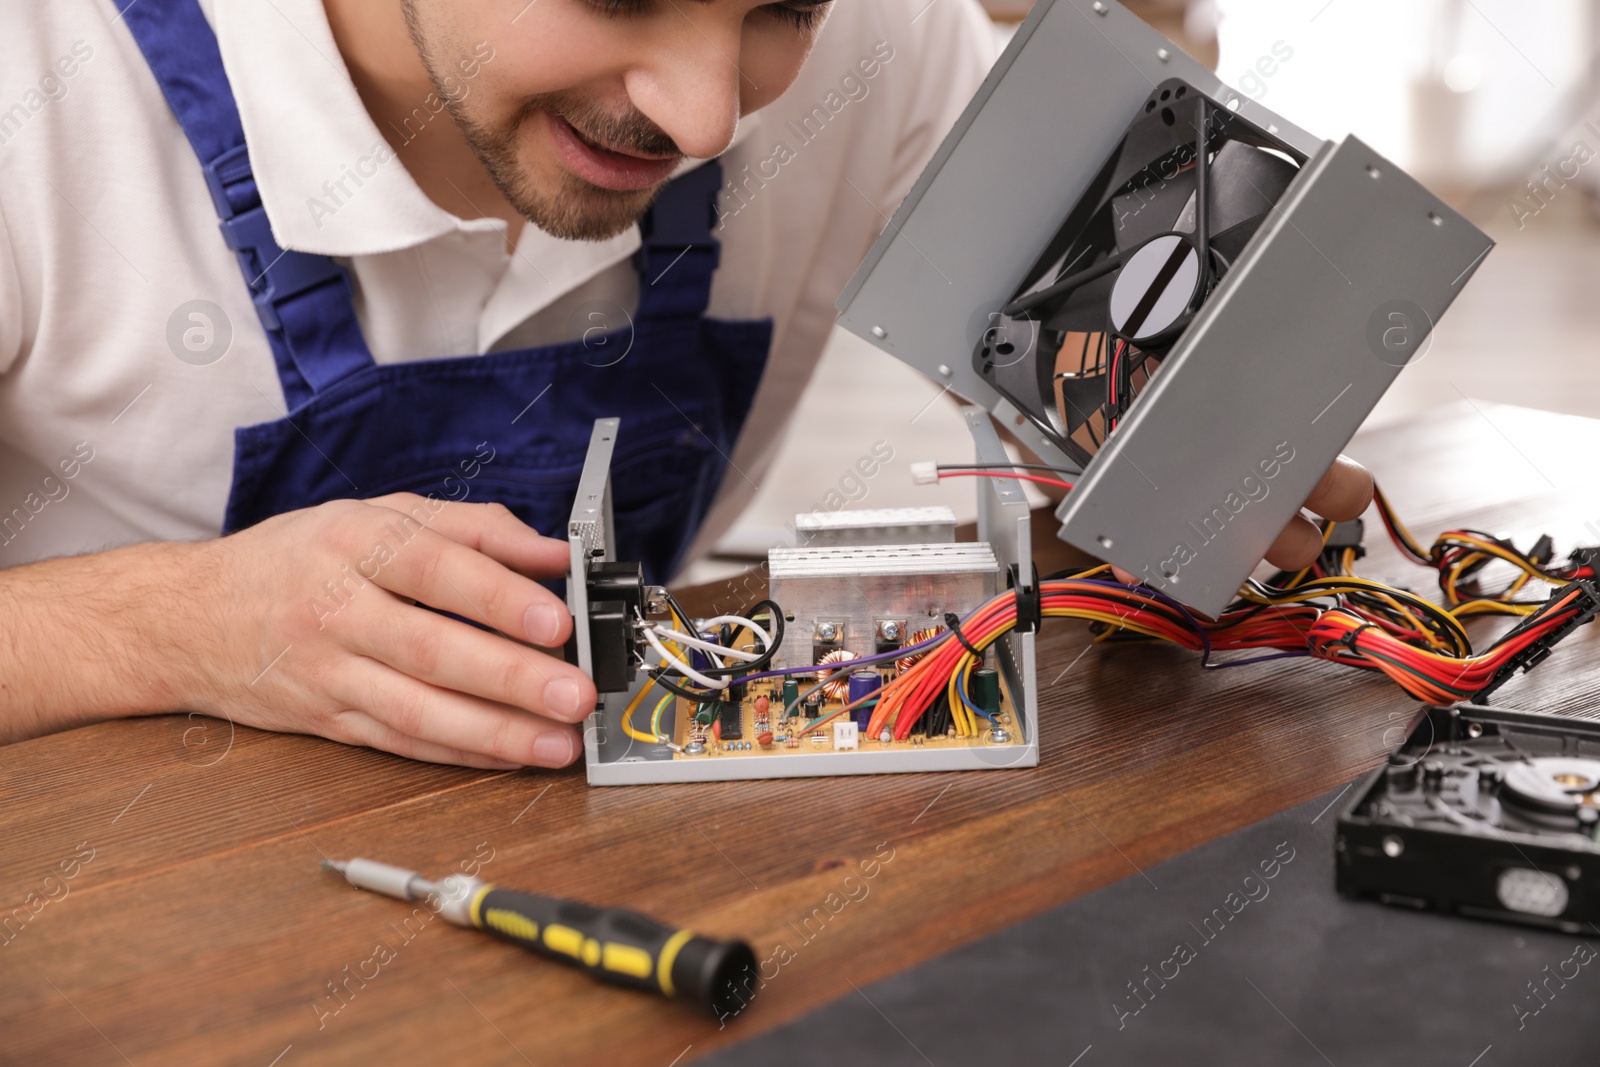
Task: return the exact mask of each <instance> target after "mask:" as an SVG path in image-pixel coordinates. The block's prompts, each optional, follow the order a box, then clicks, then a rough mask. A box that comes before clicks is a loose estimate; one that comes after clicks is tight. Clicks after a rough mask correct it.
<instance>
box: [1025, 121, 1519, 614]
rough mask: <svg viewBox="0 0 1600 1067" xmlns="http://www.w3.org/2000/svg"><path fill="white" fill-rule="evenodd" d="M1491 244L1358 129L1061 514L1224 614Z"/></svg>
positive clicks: (1307, 186)
mask: <svg viewBox="0 0 1600 1067" xmlns="http://www.w3.org/2000/svg"><path fill="white" fill-rule="evenodd" d="M1492 247H1494V242H1493V241H1491V240H1490V239H1489V238H1488V237H1486V236H1485V235H1484V234H1483V233H1482V232H1480V231H1479V230H1478V228H1477V227H1476V226H1473V225H1472V224H1471V223H1470V222H1468V221H1467V220H1466V219H1465V218H1462V217H1461V216H1460V215H1458V214H1457V213H1456V212H1454V211H1452V210H1451V209H1450V208H1449V207H1448V206H1447V205H1446V204H1445V203H1444V202H1443V201H1441V200H1439V199H1438V198H1437V197H1435V196H1434V195H1433V194H1431V193H1429V192H1428V191H1427V190H1426V189H1424V188H1423V187H1422V186H1421V185H1419V184H1418V183H1417V182H1416V181H1415V180H1413V179H1412V178H1410V177H1409V176H1407V175H1406V174H1405V173H1404V172H1403V171H1401V170H1400V169H1399V168H1398V167H1396V166H1395V165H1394V164H1392V163H1390V162H1389V161H1388V160H1386V159H1384V158H1383V157H1381V156H1379V155H1378V154H1377V153H1376V152H1374V151H1373V150H1372V149H1371V148H1369V147H1368V146H1367V145H1365V144H1363V143H1362V142H1360V141H1359V140H1357V139H1356V138H1354V137H1351V138H1348V139H1347V140H1345V141H1344V142H1343V143H1342V144H1340V145H1338V146H1337V147H1332V146H1330V147H1328V148H1326V149H1324V150H1323V151H1322V152H1321V153H1320V154H1318V155H1317V156H1316V157H1315V158H1313V159H1312V160H1311V161H1310V162H1309V163H1308V164H1307V166H1306V168H1305V170H1304V171H1302V173H1301V175H1300V176H1299V177H1298V178H1297V179H1296V180H1295V182H1294V184H1293V185H1292V186H1290V188H1289V190H1288V192H1287V193H1286V194H1285V196H1284V198H1283V200H1282V201H1280V202H1279V204H1278V206H1277V207H1276V208H1275V209H1274V210H1273V212H1272V214H1271V216H1270V217H1269V219H1268V221H1267V222H1266V223H1265V224H1264V225H1263V226H1262V228H1261V231H1260V232H1259V233H1257V235H1256V237H1255V239H1254V240H1253V241H1251V243H1250V244H1249V246H1248V247H1247V248H1246V250H1245V252H1244V254H1243V255H1242V256H1240V258H1239V261H1238V263H1236V264H1235V265H1234V268H1233V270H1232V271H1230V272H1229V273H1228V275H1227V277H1226V278H1225V279H1224V280H1223V282H1222V284H1221V285H1220V286H1219V287H1218V288H1217V291H1216V292H1215V293H1214V294H1213V295H1212V297H1211V299H1210V300H1208V301H1207V302H1206V304H1205V305H1204V306H1203V307H1202V308H1201V309H1200V312H1199V313H1198V314H1197V315H1196V316H1195V319H1194V321H1193V323H1192V324H1191V325H1190V326H1189V328H1188V330H1187V331H1186V332H1185V333H1184V335H1183V336H1182V337H1181V338H1180V339H1179V341H1178V343H1177V344H1176V345H1175V346H1174V347H1173V349H1172V351H1171V352H1170V353H1169V354H1168V356H1167V358H1166V359H1165V360H1164V361H1163V362H1162V365H1161V368H1160V370H1158V371H1157V372H1156V375H1155V377H1154V378H1153V379H1152V384H1151V385H1150V387H1149V388H1148V389H1146V390H1145V392H1144V394H1143V395H1142V396H1141V397H1140V398H1139V400H1138V402H1137V403H1136V404H1135V405H1134V407H1133V410H1132V412H1131V414H1130V415H1129V416H1128V418H1127V419H1126V420H1125V421H1124V422H1123V423H1122V425H1120V426H1119V427H1118V429H1117V431H1116V433H1115V434H1113V435H1112V437H1111V439H1110V441H1109V442H1108V443H1107V445H1106V447H1104V448H1102V449H1101V451H1100V453H1099V454H1098V455H1097V456H1096V457H1095V459H1094V461H1093V462H1091V463H1090V464H1089V465H1088V468H1087V469H1086V470H1085V471H1084V473H1083V475H1082V477H1080V478H1078V480H1077V483H1076V484H1077V488H1076V489H1074V490H1073V491H1072V492H1071V493H1070V494H1068V496H1067V499H1066V501H1065V502H1064V503H1063V504H1062V505H1061V507H1060V508H1059V509H1058V510H1057V512H1056V514H1057V516H1058V517H1059V518H1060V519H1061V521H1062V527H1061V537H1062V538H1063V539H1064V540H1066V541H1069V542H1071V543H1072V544H1074V545H1076V546H1078V547H1079V548H1081V549H1083V550H1085V551H1087V552H1092V553H1094V554H1095V555H1097V556H1099V557H1101V558H1102V559H1106V560H1108V561H1110V562H1112V563H1116V564H1118V565H1119V566H1122V567H1124V568H1126V569H1127V570H1129V571H1132V572H1134V573H1135V574H1137V575H1139V576H1140V578H1141V579H1142V580H1143V581H1145V582H1146V583H1148V584H1149V585H1151V586H1153V587H1155V588H1157V589H1162V590H1164V591H1165V592H1167V593H1168V594H1169V595H1171V596H1173V597H1175V598H1176V599H1178V600H1181V601H1183V602H1184V603H1185V604H1188V605H1190V606H1191V607H1194V608H1197V609H1199V610H1200V611H1202V612H1205V613H1206V614H1209V615H1216V614H1218V613H1219V612H1220V611H1221V609H1222V608H1223V606H1224V605H1226V604H1227V603H1228V602H1229V601H1230V600H1232V599H1233V597H1234V595H1235V593H1236V592H1237V591H1238V589H1239V586H1240V585H1241V583H1243V582H1244V580H1245V578H1246V577H1248V576H1249V574H1250V572H1251V571H1252V570H1253V569H1254V568H1255V567H1256V565H1257V564H1259V563H1260V561H1261V557H1262V554H1263V553H1264V552H1265V551H1266V550H1267V548H1268V547H1269V546H1270V545H1271V544H1272V542H1273V540H1274V539H1275V538H1276V537H1277V535H1278V533H1279V532H1280V531H1281V530H1282V529H1283V527H1284V524H1285V523H1287V522H1288V521H1289V519H1290V518H1291V517H1292V516H1293V515H1294V514H1295V513H1296V511H1297V510H1298V509H1299V507H1300V505H1301V504H1302V502H1304V500H1305V499H1306V496H1307V495H1308V494H1309V493H1310V492H1311V490H1312V489H1313V488H1314V487H1315V486H1316V484H1317V482H1318V480H1320V479H1321V477H1322V475H1323V473H1324V472H1325V471H1326V470H1327V469H1328V466H1329V464H1330V463H1332V462H1333V460H1334V459H1335V458H1336V457H1337V456H1338V454H1339V451H1340V449H1342V448H1343V447H1344V446H1345V445H1346V444H1348V443H1349V441H1350V438H1351V437H1353V436H1354V435H1355V431H1356V430H1357V428H1358V427H1359V426H1360V425H1361V422H1362V420H1364V419H1365V418H1366V416H1367V414H1368V413H1369V412H1370V411H1371V410H1372V408H1373V406H1374V405H1375V404H1376V403H1377V402H1378V399H1379V397H1381V396H1382V395H1383V392H1384V390H1386V389H1387V388H1388V387H1389V385H1390V384H1391V383H1392V382H1393V381H1394V379H1395V377H1396V376H1397V375H1399V373H1400V371H1401V369H1402V367H1403V366H1404V365H1405V363H1406V362H1408V361H1410V360H1413V359H1415V358H1416V354H1417V353H1418V352H1419V351H1421V346H1422V345H1423V344H1424V343H1425V342H1426V339H1427V334H1428V331H1429V330H1430V329H1431V327H1432V324H1433V323H1435V322H1437V321H1438V320H1439V317H1440V316H1441V315H1442V314H1444V312H1445V309H1446V308H1448V307H1449V306H1450V303H1451V302H1452V301H1453V300H1454V299H1455V298H1456V295H1457V294H1458V293H1460V292H1461V287H1462V285H1463V284H1464V283H1465V282H1466V280H1467V279H1468V278H1469V277H1470V276H1471V275H1472V272H1473V271H1474V270H1475V269H1476V267H1477V265H1478V264H1479V263H1480V262H1482V260H1483V257H1484V256H1485V255H1487V254H1488V252H1489V250H1490V249H1491V248H1492Z"/></svg>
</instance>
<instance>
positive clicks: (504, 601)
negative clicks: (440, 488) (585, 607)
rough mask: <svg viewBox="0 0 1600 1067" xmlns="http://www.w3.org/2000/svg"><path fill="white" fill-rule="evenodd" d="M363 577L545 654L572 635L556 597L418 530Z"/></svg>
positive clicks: (569, 616)
mask: <svg viewBox="0 0 1600 1067" xmlns="http://www.w3.org/2000/svg"><path fill="white" fill-rule="evenodd" d="M361 574H362V576H363V577H366V578H370V579H371V580H372V581H375V582H377V583H378V584H379V585H381V586H383V588H385V589H387V590H389V591H390V592H391V593H394V594H395V595H396V596H401V597H407V598H409V599H411V600H415V601H419V602H420V603H423V604H426V605H428V606H429V607H432V608H439V609H441V610H443V611H450V612H454V613H455V614H457V615H462V616H465V617H466V618H469V619H473V620H475V621H477V622H481V623H483V624H484V625H485V626H492V627H493V628H494V629H496V630H499V631H500V632H501V633H503V634H506V635H507V636H510V637H514V638H516V639H517V640H519V641H527V642H530V643H531V644H535V645H538V646H540V647H541V648H557V647H559V646H560V645H562V644H563V643H565V642H566V640H567V637H568V635H570V634H571V633H572V614H571V613H570V612H569V611H568V610H567V606H566V605H565V604H564V603H562V602H561V600H560V598H558V597H557V596H556V595H555V594H554V593H552V592H550V590H548V589H546V588H545V587H544V586H542V585H540V584H539V583H538V582H535V581H534V580H533V579H531V578H528V577H525V576H524V575H521V574H518V573H517V572H516V571H514V570H510V569H508V568H507V567H505V566H503V565H502V564H500V563H498V562H496V561H495V560H492V559H490V558H489V557H488V556H486V555H484V554H483V553H481V552H478V551H477V550H475V549H472V548H468V547H467V546H466V545H463V544H461V543H460V542H458V541H452V540H451V539H450V538H448V537H445V536H443V535H442V534H437V533H434V532H433V531H432V530H418V531H416V535H415V536H414V537H413V538H412V539H411V540H410V541H409V542H408V543H406V544H405V545H403V546H401V547H399V548H397V549H395V550H394V551H393V552H391V553H389V554H388V555H387V558H386V559H384V560H381V561H376V562H375V563H373V564H371V565H369V564H368V562H367V561H366V560H363V561H362V570H361Z"/></svg>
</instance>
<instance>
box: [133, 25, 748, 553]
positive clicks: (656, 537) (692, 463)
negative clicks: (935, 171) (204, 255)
mask: <svg viewBox="0 0 1600 1067" xmlns="http://www.w3.org/2000/svg"><path fill="white" fill-rule="evenodd" d="M114 2H115V4H116V6H117V8H118V10H119V11H120V12H121V13H122V16H123V18H124V19H125V20H126V22H127V24H128V28H129V30H131V31H132V33H133V36H134V39H135V41H136V42H137V43H138V45H139V49H140V51H142V52H143V53H144V56H145V59H146V61H147V62H148V63H149V65H150V69H151V70H152V71H153V72H154V74H155V77H156V81H157V82H158V83H159V84H160V86H161V91H162V93H163V94H164V95H165V96H166V99H167V102H168V104H169V105H170V106H171V107H172V110H173V113H174V114H175V115H176V116H177V119H178V123H179V124H180V125H181V126H182V128H183V131H184V133H185V135H186V136H187V137H188V139H189V143H190V144H191V145H192V146H193V147H194V150H195V154H196V155H197V156H199V158H200V162H201V165H202V169H203V170H204V172H205V176H206V181H207V184H208V185H209V187H210V189H211V196H212V199H213V200H214V201H215V203H216V208H217V214H218V215H219V216H220V218H221V220H222V223H221V225H222V236H223V239H224V240H225V241H226V242H227V243H228V247H230V248H232V249H234V250H235V251H236V252H237V253H238V257H239V264H240V267H241V269H242V270H243V272H244V276H245V280H246V283H247V284H248V285H249V286H250V289H251V297H252V299H253V300H254V302H255V307H256V311H257V314H258V315H259V316H260V319H261V324H262V326H263V327H265V329H266V332H267V339H268V341H269V342H270V343H271V346H272V354H273V358H274V361H275V362H276V365H277V371H278V380H279V381H280V382H281V383H282V385H283V394H284V398H285V400H286V401H287V403H288V408H289V414H288V417H287V418H283V419H278V420H275V421H272V422H265V423H262V424H260V425H257V426H243V427H240V428H238V429H237V430H236V431H235V432H234V446H235V453H234V471H233V487H232V490H231V491H230V493H229V497H228V508H227V514H226V518H225V520H224V524H223V532H232V531H234V530H239V529H242V528H244V527H247V526H250V525H251V524H253V523H257V522H260V521H261V520H262V519H265V518H268V517H269V516H272V515H276V514H278V513H280V512H284V511H291V510H293V509H296V508H303V507H309V506H312V505H315V504H320V503H323V502H325V501H329V500H334V499H339V498H350V497H355V498H362V497H373V496H379V495H382V494H384V493H390V492H395V491H398V490H409V491H412V492H417V493H425V494H426V493H434V494H436V495H439V496H441V497H451V496H459V495H460V494H459V492H456V491H454V487H455V486H458V485H459V484H461V481H462V478H463V476H462V471H463V470H468V469H471V470H476V471H477V474H476V476H475V477H473V478H472V479H471V480H470V483H469V484H470V487H471V495H470V499H472V500H475V501H485V500H494V501H499V502H500V503H503V504H505V505H506V506H507V507H509V508H510V509H511V510H512V511H514V512H515V513H516V514H517V515H518V516H519V517H520V518H521V519H522V520H523V521H525V522H527V523H528V524H529V525H531V526H533V527H534V528H535V529H537V530H539V531H540V532H541V533H544V534H547V535H551V536H556V537H564V536H565V528H566V521H567V517H568V515H569V514H570V512H571V508H572V502H573V496H574V494H575V492H576V488H577V482H578V474H579V472H580V470H581V468H582V465H583V458H584V454H585V451H586V450H587V447H588V443H589V437H590V431H591V430H592V428H593V423H594V420H595V419H597V418H603V417H607V416H619V417H620V418H621V420H622V428H621V436H620V437H619V439H618V448H617V453H616V458H615V462H614V463H613V465H612V499H613V504H614V507H615V514H616V531H617V545H616V549H617V555H618V558H621V559H630V560H639V561H641V562H642V563H643V564H644V571H645V578H646V581H649V582H652V583H659V582H663V581H665V580H666V579H667V578H668V577H669V576H670V575H671V574H672V573H673V572H674V571H675V570H676V569H677V567H678V566H679V564H680V563H681V562H682V560H683V555H684V552H685V550H686V549H687V547H688V544H689V541H690V539H691V538H692V537H693V535H694V533H695V531H696V530H698V529H699V526H700V524H701V522H703V521H704V519H705V517H706V513H707V511H708V510H709V509H710V507H711V501H712V498H713V497H714V496H715V495H716V492H717V487H718V486H719V485H720V484H721V482H722V478H723V476H724V474H725V473H726V468H727V465H728V456H730V455H731V454H732V452H733V448H734V442H735V441H736V440H737V438H738V436H739V431H740V429H741V428H742V427H743V425H744V420H745V416H746V415H747V414H748V413H749V410H750V405H751V402H752V400H753V398H754V396H755V391H756V385H757V383H758V382H759V381H760V378H761V372H762V369H763V368H764V367H765V365H766V361H767V356H768V352H769V350H770V347H771V342H772V321H771V320H770V319H762V320H758V321H746V322H733V321H726V320H718V319H712V318H708V317H707V316H706V314H705V312H706V307H707V304H708V302H709V300H710V296H711V279H712V275H713V274H714V272H715V271H716V268H717V262H718V257H719V254H720V247H721V246H720V245H719V244H718V242H717V240H716V238H715V237H713V236H712V233H711V230H712V226H713V225H714V223H715V221H716V195H717V191H718V189H719V188H720V186H721V169H720V167H719V166H718V165H717V163H716V162H715V161H711V162H709V163H706V164H703V165H701V166H700V167H698V168H696V169H695V170H692V171H689V172H688V173H686V174H684V175H682V176H680V177H678V178H677V179H675V180H673V181H672V182H671V183H669V184H668V185H667V187H666V188H665V189H664V190H663V191H662V193H661V195H660V196H659V197H658V198H657V200H656V203H655V205H654V207H652V209H651V210H650V212H649V214H648V215H647V216H646V217H645V218H644V219H643V220H641V222H640V231H641V234H642V237H643V245H642V247H641V248H640V250H639V252H638V253H637V254H636V255H635V261H634V265H635V267H636V269H637V270H638V272H639V306H638V309H637V311H636V313H635V314H634V316H633V321H632V327H631V333H630V331H629V330H628V328H626V327H624V328H623V329H622V330H619V331H617V332H616V333H615V334H614V335H608V336H607V337H606V338H603V339H601V340H603V341H604V342H605V343H604V344H599V343H596V339H595V338H590V339H589V342H588V344H585V342H584V341H583V340H576V341H572V342H569V343H565V344H556V345H546V346H543V347H539V348H525V349H517V350H511V351H503V352H491V353H488V354H485V355H469V356H457V357H446V358H441V359H426V360H419V361H416V362H411V363H393V364H383V365H379V364H377V363H376V362H374V360H373V358H372V353H371V351H370V350H369V349H368V348H367V344H366V340H365V338H364V337H363V336H362V333H361V327H360V325H359V323H358V321H357V319H356V314H355V308H354V306H353V305H352V303H351V294H350V281H349V277H348V275H347V273H346V271H345V268H344V267H342V266H340V265H339V264H338V263H336V262H335V261H334V260H332V259H330V258H329V257H326V256H320V255H310V254H305V253H301V252H285V251H283V250H282V249H280V248H279V247H278V246H277V244H276V243H275V241H274V240H273V237H272V232H271V229H270V228H269V226H268V223H267V216H266V212H265V210H264V209H263V208H262V206H261V198H260V195H259V194H258V192H257V191H256V184H255V179H254V177H253V175H252V174H251V169H250V159H249V155H248V153H247V150H246V146H245V143H244V130H243V128H242V126H241V125H240V121H239V112H238V108H237V106H236V105H235V103H234V100H233V94H232V91H231V90H230V88H229V86H228V80H227V75H226V74H225V73H224V71H223V67H222V56H221V53H220V51H219V50H218V48H217V42H216V38H215V36H214V35H213V34H212V32H211V28H210V26H209V24H208V23H207V22H206V19H205V16H204V15H203V14H202V13H201V11H200V8H199V5H198V4H197V3H196V0H114ZM624 348H626V350H627V355H626V356H625V357H624V358H622V359H621V360H614V359H599V358H597V357H596V353H597V352H601V353H611V352H616V351H620V350H622V349H624ZM530 405H531V406H530ZM491 454H492V456H493V459H492V460H491V461H490V462H488V463H487V464H483V463H481V461H482V459H483V458H484V457H485V456H486V455H491ZM452 476H454V479H455V480H456V481H455V482H454V483H453V485H452V486H451V487H450V488H446V484H447V479H450V478H451V477H452Z"/></svg>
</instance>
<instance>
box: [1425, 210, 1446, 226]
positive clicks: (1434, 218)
mask: <svg viewBox="0 0 1600 1067" xmlns="http://www.w3.org/2000/svg"><path fill="white" fill-rule="evenodd" d="M1428 221H1429V222H1431V223H1433V224H1434V225H1435V226H1443V225H1444V217H1443V216H1442V215H1440V214H1439V213H1438V212H1437V211H1430V212H1428Z"/></svg>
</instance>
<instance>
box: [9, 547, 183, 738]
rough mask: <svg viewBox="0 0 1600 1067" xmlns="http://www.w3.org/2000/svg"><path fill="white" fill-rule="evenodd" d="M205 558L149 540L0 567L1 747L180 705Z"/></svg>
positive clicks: (168, 709)
mask: <svg viewBox="0 0 1600 1067" xmlns="http://www.w3.org/2000/svg"><path fill="white" fill-rule="evenodd" d="M204 556H205V550H204V548H203V546H200V545H188V544H147V545H135V546H133V547H130V548H122V549H117V550H115V551H111V552H101V553H97V554H94V555H88V556H75V557H69V558H66V559H54V560H46V561H44V562H41V563H33V564H29V565H27V566H23V567H15V568H12V569H10V570H5V571H0V613H3V614H0V742H9V741H18V740H22V739H24V738H28V737H37V736H39V735H41V734H46V733H50V732H52V731H55V730H64V729H68V728H70V727H73V726H81V725H83V724H85V723H91V722H97V721H100V720H103V719H111V718H120V717H123V716H129V715H149V714H154V713H159V712H163V711H171V710H175V709H176V708H178V707H179V706H180V705H181V704H182V703H183V700H184V692H185V690H186V683H185V680H184V677H183V674H184V672H185V668H184V667H183V664H184V663H185V662H186V660H187V661H191V662H192V660H193V657H194V655H195V650H194V649H192V648H190V649H186V648H184V647H183V644H184V642H183V639H182V636H181V635H182V634H183V633H184V632H185V630H186V629H187V624H185V623H184V622H183V621H182V620H184V619H187V618H189V617H190V616H192V615H193V614H194V612H193V606H194V603H195V602H196V599H197V598H196V596H195V591H196V589H197V587H198V585H199V584H200V582H201V581H202V580H203V578H202V574H203V569H204V567H205V566H206V564H205V562H204ZM185 576H187V579H188V580H187V583H186V581H185ZM186 584H187V588H185V586H186Z"/></svg>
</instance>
